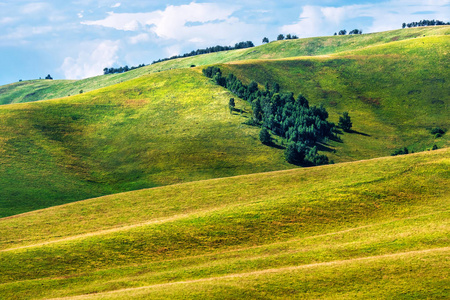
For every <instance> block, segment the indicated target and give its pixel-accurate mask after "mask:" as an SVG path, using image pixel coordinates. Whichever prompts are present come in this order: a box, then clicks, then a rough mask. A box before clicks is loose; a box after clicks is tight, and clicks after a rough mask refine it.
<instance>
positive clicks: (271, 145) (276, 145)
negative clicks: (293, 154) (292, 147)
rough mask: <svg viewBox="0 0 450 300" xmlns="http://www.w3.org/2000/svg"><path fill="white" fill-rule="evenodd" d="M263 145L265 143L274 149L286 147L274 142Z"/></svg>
mask: <svg viewBox="0 0 450 300" xmlns="http://www.w3.org/2000/svg"><path fill="white" fill-rule="evenodd" d="M264 145H266V146H269V147H272V148H275V149H280V150H284V149H286V147H284V146H282V145H278V144H275V143H273V142H272V143H269V144H264Z"/></svg>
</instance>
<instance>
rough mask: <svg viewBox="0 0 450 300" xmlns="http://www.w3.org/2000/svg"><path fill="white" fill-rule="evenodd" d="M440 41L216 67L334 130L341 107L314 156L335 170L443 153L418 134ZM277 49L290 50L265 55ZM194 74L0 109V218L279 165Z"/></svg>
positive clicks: (444, 63) (430, 111)
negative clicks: (346, 127)
mask: <svg viewBox="0 0 450 300" xmlns="http://www.w3.org/2000/svg"><path fill="white" fill-rule="evenodd" d="M406 33H408V34H409V35H407V34H406ZM419 33H420V37H417V36H418V35H419ZM422 33H423V34H422ZM447 33H448V29H447V28H446V27H440V28H430V29H415V30H406V31H393V32H385V33H379V34H372V35H367V36H359V37H353V36H351V37H350V36H348V37H327V39H328V40H327V41H333V43H334V42H336V41H335V40H334V39H335V38H340V39H341V40H340V41H346V42H347V44H345V45H346V46H345V47H344V46H342V47H340V48H339V51H344V50H346V49H347V50H348V49H359V48H362V49H360V50H354V51H350V52H348V51H347V52H343V53H341V54H340V55H334V56H328V57H323V56H322V57H318V58H317V57H316V58H296V59H283V60H253V61H244V62H240V63H229V64H225V65H221V66H222V67H223V68H224V70H226V71H227V72H233V73H236V75H238V76H239V77H240V78H242V79H243V80H244V81H247V82H248V81H250V80H253V79H255V80H258V81H259V82H260V83H261V85H264V83H265V82H266V81H271V82H273V81H277V82H279V83H280V84H281V85H282V88H283V89H284V90H291V91H293V92H295V93H296V94H297V93H300V92H302V93H303V94H305V96H306V97H307V98H308V99H309V101H310V102H311V103H312V104H320V103H323V104H324V105H325V106H326V108H327V109H328V111H329V112H330V119H331V120H332V121H334V122H336V123H337V120H338V116H339V113H342V112H343V111H349V112H350V116H351V117H352V120H353V124H354V129H355V132H353V133H350V134H348V133H345V134H344V135H343V136H342V140H343V143H336V142H330V144H329V145H323V146H324V147H322V148H321V150H323V151H328V153H327V155H328V156H329V157H330V159H332V160H334V161H336V162H342V161H349V160H359V159H367V158H372V157H379V156H384V155H389V154H390V153H392V152H393V151H394V150H395V149H397V148H400V147H404V146H408V147H409V149H410V150H413V151H416V152H417V151H423V150H424V149H427V148H431V147H432V146H433V145H434V144H436V145H437V146H438V147H439V148H442V147H448V145H449V138H448V135H447V134H446V135H444V136H443V137H441V138H435V137H434V136H433V135H432V134H431V133H430V129H431V128H432V127H435V126H439V127H442V128H445V129H449V127H450V124H449V120H448V117H447V116H448V102H449V96H448V92H447V91H448V90H449V82H448V80H447V78H449V77H450V76H449V75H450V74H449V71H448V70H449V62H448V60H446V59H445V58H446V56H447V52H446V51H447V50H446V49H447V47H446V46H447V45H448V43H449V36H448V35H447ZM423 35H425V37H423ZM394 37H395V38H394ZM411 37H417V38H414V39H412V38H411ZM407 38H409V39H407ZM322 39H325V38H322ZM402 39H406V40H404V41H397V40H402ZM318 40H321V38H319V39H316V40H315V39H311V40H308V41H318ZM392 40H394V41H392ZM306 41H307V40H294V41H283V42H275V43H270V44H268V45H264V47H266V48H264V49H265V51H266V52H264V53H266V54H267V53H280V52H281V53H285V54H286V56H292V55H294V54H295V53H297V54H298V53H302V52H301V51H303V50H301V51H300V50H299V51H300V52H295V51H294V50H295V49H297V48H299V49H300V48H301V47H299V45H304V44H305V43H306ZM357 41H359V42H358V43H357ZM387 41H391V42H390V43H388V44H386V42H387ZM330 43H331V42H330ZM333 43H331V44H330V45H334V44H333ZM377 43H378V46H374V45H375V44H377ZM277 45H284V46H285V47H288V48H289V49H290V50H289V51H287V50H286V51H281V50H279V49H278V50H277V49H276V48H274V47H278V46H277ZM368 45H372V46H370V47H366V48H363V47H365V46H368ZM296 47H297V48H296ZM330 47H331V46H330ZM319 48H320V47H319ZM257 49H263V48H255V49H253V50H252V49H246V50H239V51H231V52H229V53H226V52H223V53H215V54H211V55H209V56H208V55H206V56H198V57H193V58H187V59H181V60H176V61H169V62H164V63H161V65H160V64H155V65H154V66H150V67H146V68H148V69H146V68H140V69H137V70H133V71H131V72H128V73H125V74H116V75H109V76H100V77H96V78H93V79H87V80H85V81H82V82H84V83H86V84H94V83H95V86H96V87H99V86H101V85H102V84H103V83H105V82H108V84H112V83H113V82H115V81H114V80H118V79H120V78H122V79H124V78H125V77H126V76H128V77H127V78H128V79H130V78H132V77H133V76H140V75H142V74H143V73H142V72H147V71H149V70H150V69H151V68H156V66H158V65H160V66H166V67H167V68H169V67H171V68H183V65H182V64H181V65H177V63H181V62H183V61H184V60H196V59H202V61H201V62H200V61H198V62H197V63H199V64H205V63H211V62H214V61H220V59H218V57H219V56H223V57H224V58H225V57H227V58H226V60H233V59H243V58H244V56H243V55H241V54H242V53H244V52H245V51H256V50H257ZM286 49H287V48H286ZM320 49H322V48H320ZM327 49H328V48H327ZM330 49H331V48H330ZM330 49H329V51H332V50H330ZM327 51H328V50H327ZM333 51H337V50H336V49H334V48H333ZM233 53H234V54H233ZM251 53H253V52H251ZM214 55H215V56H214ZM235 55H237V56H235ZM258 55H259V57H263V55H261V53H259V54H258ZM264 55H265V54H264ZM214 57H215V58H214ZM255 57H257V55H256V54H255ZM270 58H276V57H270ZM190 62H192V61H190ZM183 63H185V62H183ZM189 64H190V63H189ZM162 69H164V68H162ZM200 69H201V68H200V67H199V68H189V69H183V70H178V71H176V70H171V71H165V72H157V73H154V74H152V75H142V76H141V77H139V78H136V79H130V80H128V81H125V82H123V83H119V84H117V85H113V86H110V87H107V88H104V89H101V90H96V91H93V92H90V93H83V94H81V95H77V96H72V97H67V98H64V99H59V100H54V101H50V102H48V103H47V102H39V103H33V104H15V105H10V106H2V108H1V109H0V115H1V120H0V126H1V129H2V132H1V133H0V152H1V153H2V156H1V158H0V172H1V174H3V176H2V177H1V178H0V216H8V215H14V214H17V213H22V212H26V211H31V210H34V209H39V208H43V207H49V206H52V205H58V204H63V203H67V202H71V201H76V200H82V199H87V198H91V197H95V196H100V195H105V194H111V193H116V192H121V191H127V190H136V189H139V188H146V187H152V186H159V185H166V184H172V183H176V182H186V181H195V180H200V179H208V178H218V177H223V176H231V175H238V174H246V173H254V172H261V171H269V170H277V169H285V168H288V167H289V166H288V165H287V164H286V163H285V162H284V161H283V153H282V150H277V149H273V148H269V147H264V146H262V145H261V144H259V142H258V138H257V137H258V129H257V128H256V127H249V126H245V125H243V124H242V123H243V122H244V121H245V120H246V118H247V117H248V116H249V115H250V107H249V106H248V105H247V104H246V103H244V102H242V101H241V102H239V103H238V107H240V108H242V109H244V110H245V111H246V112H245V113H244V114H243V116H237V115H233V116H231V115H229V113H228V112H227V103H228V99H229V97H233V95H231V94H229V93H227V92H225V91H224V90H223V89H221V88H219V87H215V86H213V85H212V84H211V83H210V82H209V81H208V80H207V79H206V78H204V77H203V76H202V75H201V74H200ZM146 70H147V71H146ZM155 70H156V69H155ZM96 80H98V82H97V81H96ZM108 80H111V81H108ZM42 82H49V83H48V84H53V85H54V86H55V87H58V88H59V87H60V85H59V84H58V83H57V82H52V81H38V82H36V84H43V83H42ZM102 82H103V83H102ZM75 83H76V84H78V83H79V82H75ZM75 83H74V84H75ZM84 83H83V84H84ZM21 84H22V83H21ZM23 84H24V85H26V83H23ZM93 86H94V85H93ZM93 86H92V87H93ZM334 150H335V151H334Z"/></svg>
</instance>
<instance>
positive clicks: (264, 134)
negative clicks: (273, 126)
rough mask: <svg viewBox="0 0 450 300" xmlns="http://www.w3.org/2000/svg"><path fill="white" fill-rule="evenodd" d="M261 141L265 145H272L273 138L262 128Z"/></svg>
mask: <svg viewBox="0 0 450 300" xmlns="http://www.w3.org/2000/svg"><path fill="white" fill-rule="evenodd" d="M259 140H260V141H261V143H263V144H264V145H270V144H272V137H271V136H270V133H269V131H268V130H267V128H266V127H263V128H261V131H260V132H259Z"/></svg>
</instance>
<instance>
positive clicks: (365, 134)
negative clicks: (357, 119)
mask: <svg viewBox="0 0 450 300" xmlns="http://www.w3.org/2000/svg"><path fill="white" fill-rule="evenodd" d="M347 132H348V133H356V134H359V135H362V136H371V135H370V134H367V133H364V132H359V131H356V130H353V129H350V130H349V131H347Z"/></svg>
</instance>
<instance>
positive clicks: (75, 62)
mask: <svg viewBox="0 0 450 300" xmlns="http://www.w3.org/2000/svg"><path fill="white" fill-rule="evenodd" d="M88 48H92V51H89V50H90V49H87V50H83V51H81V52H80V53H79V54H78V57H77V58H72V57H66V59H65V60H64V63H63V64H62V66H61V69H62V71H63V72H64V75H65V77H66V79H81V78H87V77H93V76H97V75H101V74H102V73H103V69H104V68H105V67H109V66H112V65H114V63H115V62H116V61H117V60H118V56H117V52H118V51H119V42H118V41H102V42H100V43H99V44H97V45H94V46H93V47H92V46H91V47H88Z"/></svg>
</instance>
